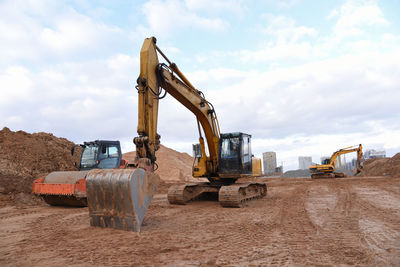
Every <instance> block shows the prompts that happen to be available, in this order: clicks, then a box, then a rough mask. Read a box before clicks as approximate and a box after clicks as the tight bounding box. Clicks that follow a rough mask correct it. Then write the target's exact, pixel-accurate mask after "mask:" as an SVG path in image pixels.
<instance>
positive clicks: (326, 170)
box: [310, 144, 363, 179]
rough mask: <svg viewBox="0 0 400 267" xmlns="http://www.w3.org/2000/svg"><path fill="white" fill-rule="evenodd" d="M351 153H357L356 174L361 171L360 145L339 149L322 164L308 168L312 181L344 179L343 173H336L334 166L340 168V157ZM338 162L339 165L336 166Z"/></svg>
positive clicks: (361, 156)
mask: <svg viewBox="0 0 400 267" xmlns="http://www.w3.org/2000/svg"><path fill="white" fill-rule="evenodd" d="M352 152H357V168H356V174H357V173H359V172H360V171H361V168H362V166H361V162H362V159H363V152H362V145H361V144H360V145H358V146H350V147H346V148H342V149H339V150H338V151H335V152H334V153H333V154H332V156H331V157H330V158H329V159H326V160H324V161H323V162H322V164H321V165H320V164H317V165H311V166H310V171H311V178H313V179H318V178H342V177H345V176H346V174H345V173H343V172H338V171H337V170H336V166H337V165H339V166H340V156H341V155H344V154H347V153H352ZM338 162H339V164H338Z"/></svg>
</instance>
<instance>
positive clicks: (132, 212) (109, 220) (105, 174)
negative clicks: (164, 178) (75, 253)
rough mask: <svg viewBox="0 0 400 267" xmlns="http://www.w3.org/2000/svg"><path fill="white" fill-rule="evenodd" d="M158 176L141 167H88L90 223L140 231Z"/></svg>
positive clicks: (87, 190) (155, 189) (87, 186)
mask: <svg viewBox="0 0 400 267" xmlns="http://www.w3.org/2000/svg"><path fill="white" fill-rule="evenodd" d="M158 184H159V176H158V175H157V174H155V173H154V172H152V171H145V170H144V169H142V168H136V169H110V170H98V169H95V170H91V171H90V172H89V173H88V175H87V177H86V194H87V201H88V207H89V216H90V225H91V226H97V227H106V228H116V229H121V230H126V231H136V232H140V226H141V224H142V222H143V219H144V215H145V213H146V210H147V208H148V207H149V205H150V202H151V200H152V197H153V195H154V194H155V193H156V191H157V187H158Z"/></svg>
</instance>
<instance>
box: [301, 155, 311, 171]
mask: <svg viewBox="0 0 400 267" xmlns="http://www.w3.org/2000/svg"><path fill="white" fill-rule="evenodd" d="M310 165H312V157H299V169H300V170H308V168H310Z"/></svg>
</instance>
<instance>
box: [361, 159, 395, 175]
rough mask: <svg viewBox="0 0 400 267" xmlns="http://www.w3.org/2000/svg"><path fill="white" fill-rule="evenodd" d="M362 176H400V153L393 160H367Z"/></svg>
mask: <svg viewBox="0 0 400 267" xmlns="http://www.w3.org/2000/svg"><path fill="white" fill-rule="evenodd" d="M361 175H362V176H396V177H398V176H400V153H397V154H396V155H394V156H393V157H392V158H378V159H367V160H366V161H365V162H364V164H363V170H362V171H361Z"/></svg>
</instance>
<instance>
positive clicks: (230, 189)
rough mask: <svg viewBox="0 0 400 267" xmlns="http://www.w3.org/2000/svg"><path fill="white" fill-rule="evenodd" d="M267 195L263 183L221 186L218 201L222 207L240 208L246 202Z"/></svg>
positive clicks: (265, 186)
mask: <svg viewBox="0 0 400 267" xmlns="http://www.w3.org/2000/svg"><path fill="white" fill-rule="evenodd" d="M266 194H267V185H266V184H265V183H240V184H233V185H229V186H222V187H221V189H220V190H219V196H218V201H219V203H220V204H221V206H222V207H232V208H240V207H242V206H243V205H244V204H245V203H246V202H248V201H250V200H252V199H256V198H262V197H264V196H265V195H266Z"/></svg>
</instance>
